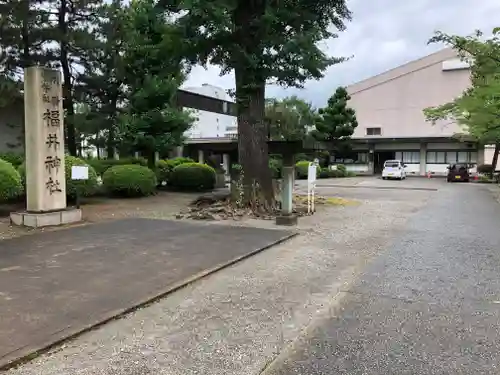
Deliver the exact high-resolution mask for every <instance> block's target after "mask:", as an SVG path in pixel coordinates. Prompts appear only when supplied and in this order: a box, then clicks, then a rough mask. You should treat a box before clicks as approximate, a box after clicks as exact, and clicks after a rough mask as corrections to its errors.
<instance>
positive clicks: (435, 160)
mask: <svg viewBox="0 0 500 375" xmlns="http://www.w3.org/2000/svg"><path fill="white" fill-rule="evenodd" d="M427 163H429V164H445V163H446V152H444V151H427Z"/></svg>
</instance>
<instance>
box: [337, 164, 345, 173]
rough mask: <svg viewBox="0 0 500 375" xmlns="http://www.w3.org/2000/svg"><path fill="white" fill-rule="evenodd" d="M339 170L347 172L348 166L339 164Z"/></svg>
mask: <svg viewBox="0 0 500 375" xmlns="http://www.w3.org/2000/svg"><path fill="white" fill-rule="evenodd" d="M337 171H340V172H342V173H343V174H347V168H346V166H345V165H344V164H337Z"/></svg>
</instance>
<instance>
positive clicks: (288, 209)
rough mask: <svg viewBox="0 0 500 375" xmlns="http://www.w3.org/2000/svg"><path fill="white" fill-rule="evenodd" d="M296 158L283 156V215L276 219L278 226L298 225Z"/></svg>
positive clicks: (288, 155) (291, 155) (290, 154)
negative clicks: (294, 190) (295, 202)
mask: <svg viewBox="0 0 500 375" xmlns="http://www.w3.org/2000/svg"><path fill="white" fill-rule="evenodd" d="M294 173H295V165H294V156H293V154H292V153H287V154H285V155H283V169H282V174H283V183H282V188H281V215H280V216H278V217H276V224H277V225H296V224H297V216H296V215H294V214H293V183H294Z"/></svg>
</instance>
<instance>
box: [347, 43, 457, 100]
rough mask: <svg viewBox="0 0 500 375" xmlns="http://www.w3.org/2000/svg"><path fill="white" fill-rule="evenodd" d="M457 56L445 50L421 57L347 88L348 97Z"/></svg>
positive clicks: (449, 49)
mask: <svg viewBox="0 0 500 375" xmlns="http://www.w3.org/2000/svg"><path fill="white" fill-rule="evenodd" d="M457 56H458V55H457V52H456V51H455V50H453V49H452V48H445V49H442V50H440V51H437V52H434V53H432V54H430V55H427V56H424V57H421V58H419V59H417V60H413V61H410V62H408V63H406V64H403V65H400V66H398V67H395V68H393V69H390V70H387V71H385V72H383V73H380V74H377V75H375V76H373V77H370V78H367V79H364V80H362V81H359V82H356V83H354V84H352V85H349V86H347V91H348V92H349V94H350V95H353V94H356V93H358V92H360V91H364V90H367V89H369V88H372V87H374V86H378V85H381V84H383V83H386V82H389V81H392V80H394V79H397V78H399V77H401V76H404V75H406V74H410V73H413V72H415V71H418V70H421V69H425V68H427V67H429V66H431V65H434V64H437V63H440V62H442V61H446V60H449V59H453V58H456V57H457Z"/></svg>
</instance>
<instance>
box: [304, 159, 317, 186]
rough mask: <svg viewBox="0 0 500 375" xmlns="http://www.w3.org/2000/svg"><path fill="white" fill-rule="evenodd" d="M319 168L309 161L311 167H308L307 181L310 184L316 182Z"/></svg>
mask: <svg viewBox="0 0 500 375" xmlns="http://www.w3.org/2000/svg"><path fill="white" fill-rule="evenodd" d="M317 170H318V167H317V166H316V164H313V163H309V167H308V168H307V182H308V183H309V184H312V183H314V182H316V173H317Z"/></svg>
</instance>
